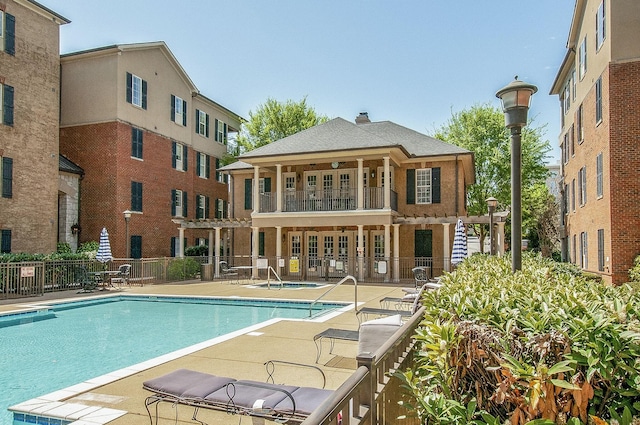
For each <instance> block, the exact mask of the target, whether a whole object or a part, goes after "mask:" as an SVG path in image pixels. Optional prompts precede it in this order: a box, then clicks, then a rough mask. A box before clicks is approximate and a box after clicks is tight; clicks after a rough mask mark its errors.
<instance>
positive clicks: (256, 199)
mask: <svg viewBox="0 0 640 425" xmlns="http://www.w3.org/2000/svg"><path fill="white" fill-rule="evenodd" d="M259 211H260V167H258V166H257V165H256V166H255V167H253V212H254V213H257V212H259Z"/></svg>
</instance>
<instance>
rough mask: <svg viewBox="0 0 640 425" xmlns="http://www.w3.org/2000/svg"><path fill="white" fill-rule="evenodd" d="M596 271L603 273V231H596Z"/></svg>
mask: <svg viewBox="0 0 640 425" xmlns="http://www.w3.org/2000/svg"><path fill="white" fill-rule="evenodd" d="M598 271H601V272H603V271H604V229H598Z"/></svg>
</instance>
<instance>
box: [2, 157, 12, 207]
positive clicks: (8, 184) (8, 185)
mask: <svg viewBox="0 0 640 425" xmlns="http://www.w3.org/2000/svg"><path fill="white" fill-rule="evenodd" d="M2 197H3V198H12V197H13V158H7V157H3V158H2Z"/></svg>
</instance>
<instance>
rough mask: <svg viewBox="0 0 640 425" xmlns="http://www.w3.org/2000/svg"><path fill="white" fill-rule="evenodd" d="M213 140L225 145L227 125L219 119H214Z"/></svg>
mask: <svg viewBox="0 0 640 425" xmlns="http://www.w3.org/2000/svg"><path fill="white" fill-rule="evenodd" d="M215 126H216V128H215V139H216V142H220V143H224V144H227V124H226V123H224V122H223V121H220V120H219V119H216V124H215Z"/></svg>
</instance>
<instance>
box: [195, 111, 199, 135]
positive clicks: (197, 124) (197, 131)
mask: <svg viewBox="0 0 640 425" xmlns="http://www.w3.org/2000/svg"><path fill="white" fill-rule="evenodd" d="M196 133H198V134H200V109H196Z"/></svg>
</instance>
